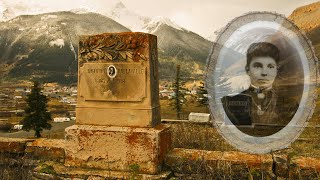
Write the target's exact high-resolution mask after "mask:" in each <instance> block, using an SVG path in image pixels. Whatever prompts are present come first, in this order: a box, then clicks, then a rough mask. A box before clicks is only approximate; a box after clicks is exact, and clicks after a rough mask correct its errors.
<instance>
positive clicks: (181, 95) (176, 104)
mask: <svg viewBox="0 0 320 180" xmlns="http://www.w3.org/2000/svg"><path fill="white" fill-rule="evenodd" d="M184 85H185V82H184V81H182V80H181V78H180V65H177V72H176V81H175V82H174V84H173V90H174V94H175V95H174V98H173V99H172V100H171V102H170V105H171V106H172V107H173V109H174V110H175V111H176V113H177V119H182V108H183V106H184V104H185V103H186V100H187V99H186V98H185V95H186V91H187V89H186V88H184Z"/></svg>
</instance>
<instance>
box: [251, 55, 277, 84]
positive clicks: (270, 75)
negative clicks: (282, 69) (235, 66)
mask: <svg viewBox="0 0 320 180" xmlns="http://www.w3.org/2000/svg"><path fill="white" fill-rule="evenodd" d="M248 68H249V70H248V72H247V73H248V75H249V76H250V80H251V84H252V85H254V86H256V87H259V88H261V89H266V88H269V87H272V84H273V82H274V80H275V78H276V76H277V71H278V70H277V63H276V61H275V60H274V59H273V58H271V57H253V58H252V60H251V62H250V64H249V66H248Z"/></svg>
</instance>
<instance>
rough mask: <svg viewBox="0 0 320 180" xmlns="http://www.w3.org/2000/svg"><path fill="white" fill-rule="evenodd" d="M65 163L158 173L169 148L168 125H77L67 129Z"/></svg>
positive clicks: (68, 164) (85, 166)
mask: <svg viewBox="0 0 320 180" xmlns="http://www.w3.org/2000/svg"><path fill="white" fill-rule="evenodd" d="M66 139H67V144H66V159H65V165H67V166H78V167H84V168H98V169H108V170H112V171H130V167H131V166H132V165H136V166H137V167H139V172H141V173H145V174H157V173H159V172H160V171H161V166H162V163H163V160H164V158H165V154H166V153H167V150H168V149H169V145H170V142H171V135H170V131H169V128H168V127H167V126H165V125H159V126H157V127H156V128H132V127H112V126H89V125H74V126H71V127H68V128H67V129H66Z"/></svg>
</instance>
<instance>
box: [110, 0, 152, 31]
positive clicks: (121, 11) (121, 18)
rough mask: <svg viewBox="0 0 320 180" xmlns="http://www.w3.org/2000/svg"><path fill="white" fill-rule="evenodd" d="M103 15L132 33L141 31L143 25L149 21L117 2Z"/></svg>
mask: <svg viewBox="0 0 320 180" xmlns="http://www.w3.org/2000/svg"><path fill="white" fill-rule="evenodd" d="M105 15H106V16H108V17H110V18H111V19H113V20H115V21H117V22H119V23H120V24H122V25H124V26H126V27H127V28H129V29H131V30H132V31H141V30H142V28H143V27H144V26H145V24H147V23H148V22H149V21H150V18H148V17H145V16H140V15H139V14H137V13H135V12H134V11H131V10H129V9H128V8H127V7H126V6H125V5H124V4H123V3H122V2H121V1H118V2H117V3H116V4H115V5H114V6H113V7H112V8H111V10H110V11H108V12H106V13H105Z"/></svg>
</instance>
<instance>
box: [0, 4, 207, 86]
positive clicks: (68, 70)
mask: <svg viewBox="0 0 320 180" xmlns="http://www.w3.org/2000/svg"><path fill="white" fill-rule="evenodd" d="M144 28H145V31H148V32H150V33H153V34H155V35H157V36H158V51H159V62H160V63H159V66H160V67H159V72H160V73H159V75H160V78H165V79H167V78H174V75H173V74H175V73H174V72H175V70H176V68H175V65H176V64H181V66H182V67H181V71H182V74H183V75H184V76H188V77H190V76H193V77H196V76H199V75H202V73H203V70H204V68H205V61H206V58H207V55H208V53H209V50H210V48H211V42H210V41H208V40H206V39H204V38H202V37H201V36H199V35H197V34H195V33H193V32H191V31H188V30H186V29H183V28H181V27H179V26H177V25H176V24H174V23H173V22H171V21H170V20H168V19H163V18H156V19H154V20H152V21H150V22H149V23H147V24H145V26H144ZM124 31H130V29H128V28H126V27H124V26H122V25H121V24H119V23H118V22H116V21H114V20H112V19H110V18H108V17H106V16H103V15H100V14H96V13H90V12H87V11H86V10H82V9H78V10H74V12H54V13H46V14H39V15H22V16H18V17H16V18H14V19H11V20H9V21H6V22H0V52H1V53H0V76H1V77H2V78H8V79H28V78H32V77H33V78H34V77H35V78H39V79H43V80H45V81H58V82H64V83H73V82H76V78H77V74H76V73H77V50H78V35H82V34H101V33H105V32H124Z"/></svg>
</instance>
